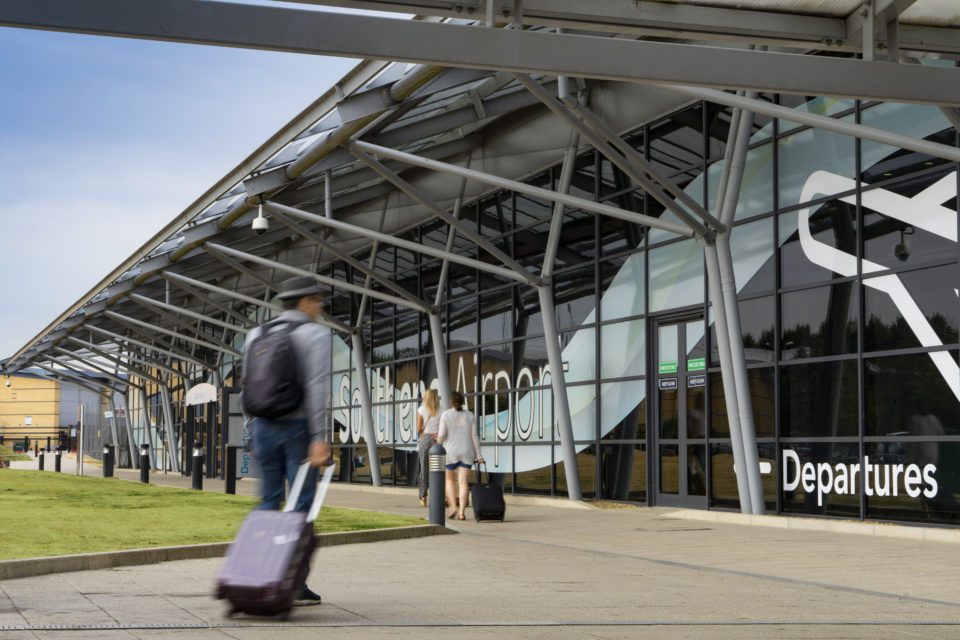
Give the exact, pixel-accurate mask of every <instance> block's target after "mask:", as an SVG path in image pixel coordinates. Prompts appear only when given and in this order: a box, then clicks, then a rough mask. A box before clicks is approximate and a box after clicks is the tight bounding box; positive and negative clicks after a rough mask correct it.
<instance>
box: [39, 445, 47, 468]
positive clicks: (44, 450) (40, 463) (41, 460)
mask: <svg viewBox="0 0 960 640" xmlns="http://www.w3.org/2000/svg"><path fill="white" fill-rule="evenodd" d="M46 457H47V450H46V449H43V450H41V451H40V455H39V456H38V457H37V464H38V467H37V469H38V470H40V471H43V461H44V458H46Z"/></svg>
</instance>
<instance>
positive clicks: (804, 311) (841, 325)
mask: <svg viewBox="0 0 960 640" xmlns="http://www.w3.org/2000/svg"><path fill="white" fill-rule="evenodd" d="M780 314H781V321H780V322H781V327H782V331H783V335H782V337H781V344H780V349H781V357H782V358H783V359H784V360H795V359H801V358H817V357H820V356H832V355H842V354H845V353H855V352H856V351H857V318H858V316H859V313H858V306H857V296H856V286H855V283H853V282H845V283H842V284H836V285H832V286H828V287H817V288H814V289H805V290H803V291H793V292H791V293H784V294H783V295H782V296H781V297H780Z"/></svg>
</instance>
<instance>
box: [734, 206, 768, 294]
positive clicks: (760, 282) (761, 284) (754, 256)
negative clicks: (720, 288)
mask: <svg viewBox="0 0 960 640" xmlns="http://www.w3.org/2000/svg"><path fill="white" fill-rule="evenodd" d="M730 253H731V255H732V257H733V275H734V279H735V280H736V283H737V293H738V294H739V295H741V296H746V295H754V294H757V293H765V292H767V291H773V285H774V282H773V279H774V268H773V267H774V262H773V259H774V256H773V218H766V219H765V220H757V221H756V222H751V223H750V224H742V225H739V226H737V227H734V228H733V230H732V231H731V232H730Z"/></svg>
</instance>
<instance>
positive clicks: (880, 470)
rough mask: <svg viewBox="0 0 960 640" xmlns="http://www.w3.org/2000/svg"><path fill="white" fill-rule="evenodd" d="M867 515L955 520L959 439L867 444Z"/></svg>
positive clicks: (957, 514)
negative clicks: (869, 466)
mask: <svg viewBox="0 0 960 640" xmlns="http://www.w3.org/2000/svg"><path fill="white" fill-rule="evenodd" d="M865 452H866V455H867V456H868V457H869V458H870V460H869V461H870V463H871V467H872V468H871V469H870V473H869V474H866V476H865V477H866V479H867V482H868V484H867V485H866V486H865V487H864V488H865V489H866V488H867V487H869V489H870V491H869V494H872V495H868V496H867V517H868V518H883V519H889V520H913V521H917V520H919V521H922V522H929V523H937V522H939V523H945V524H951V525H952V524H956V522H957V518H958V517H960V500H958V498H960V443H957V442H936V441H934V442H909V441H908V442H877V443H870V444H867V446H866V449H865Z"/></svg>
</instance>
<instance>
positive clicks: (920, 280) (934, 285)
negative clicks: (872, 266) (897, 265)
mask: <svg viewBox="0 0 960 640" xmlns="http://www.w3.org/2000/svg"><path fill="white" fill-rule="evenodd" d="M897 279H899V281H900V282H899V283H898V282H897ZM958 282H960V278H958V269H957V265H955V264H953V265H947V266H943V267H936V268H933V269H920V270H917V271H908V272H906V273H899V274H895V275H887V276H880V277H879V278H866V279H864V281H863V284H864V285H865V286H864V288H863V295H864V305H865V313H866V316H867V322H866V326H865V327H864V335H863V342H864V344H863V348H864V350H865V351H879V350H883V349H898V348H909V347H919V346H923V343H921V341H920V339H919V338H918V337H917V334H918V333H919V334H920V335H926V334H927V333H928V332H929V329H932V330H933V332H934V334H935V335H936V336H937V337H938V338H939V339H940V342H941V343H943V344H954V343H956V342H957V341H958V339H960V337H958V332H957V326H958V315H957V296H956V293H955V287H957V286H958V285H957V283H958ZM901 283H902V287H901ZM904 288H905V289H906V291H904ZM914 304H916V306H917V307H919V308H920V312H921V314H922V315H923V318H920V317H919V315H918V314H911V315H910V317H911V321H910V322H907V320H906V319H905V318H904V317H903V311H907V312H908V313H909V312H910V311H909V310H910V309H912V308H913V307H914ZM924 319H925V321H924ZM925 342H926V343H927V344H928V345H929V346H934V345H931V344H930V342H932V341H931V340H929V339H928V340H925Z"/></svg>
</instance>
